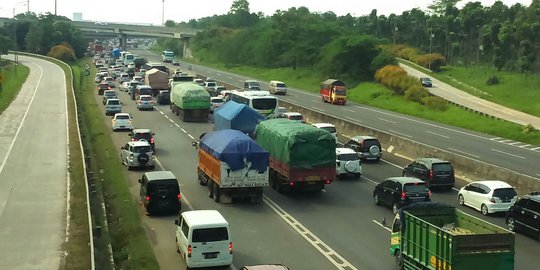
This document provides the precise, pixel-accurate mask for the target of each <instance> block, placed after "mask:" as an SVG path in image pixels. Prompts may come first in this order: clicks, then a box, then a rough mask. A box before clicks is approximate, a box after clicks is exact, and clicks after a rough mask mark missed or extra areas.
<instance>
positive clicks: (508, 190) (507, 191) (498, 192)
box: [493, 188, 517, 198]
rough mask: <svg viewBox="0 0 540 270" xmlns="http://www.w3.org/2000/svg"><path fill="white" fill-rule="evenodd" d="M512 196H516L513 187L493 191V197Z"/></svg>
mask: <svg viewBox="0 0 540 270" xmlns="http://www.w3.org/2000/svg"><path fill="white" fill-rule="evenodd" d="M514 196H517V193H516V191H515V190H514V189H513V188H498V189H495V190H494V191H493V197H497V198H514Z"/></svg>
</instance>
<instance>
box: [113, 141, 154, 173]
mask: <svg viewBox="0 0 540 270" xmlns="http://www.w3.org/2000/svg"><path fill="white" fill-rule="evenodd" d="M120 150H121V151H120V160H121V161H122V164H125V165H126V166H127V168H128V170H131V168H133V167H150V169H152V170H153V169H154V167H155V157H154V151H153V150H152V146H151V145H150V144H149V143H148V142H147V141H134V142H128V143H126V145H124V146H122V148H120Z"/></svg>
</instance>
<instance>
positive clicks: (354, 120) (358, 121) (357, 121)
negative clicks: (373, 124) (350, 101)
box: [345, 116, 362, 123]
mask: <svg viewBox="0 0 540 270" xmlns="http://www.w3.org/2000/svg"><path fill="white" fill-rule="evenodd" d="M345 118H346V119H349V120H351V121H353V122H356V123H362V121H360V120H357V119H354V118H352V117H348V116H346V117H345Z"/></svg>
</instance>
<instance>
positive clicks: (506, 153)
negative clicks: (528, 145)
mask: <svg viewBox="0 0 540 270" xmlns="http://www.w3.org/2000/svg"><path fill="white" fill-rule="evenodd" d="M491 151H495V152H498V153H501V154H505V155H509V156H512V157H517V158H521V159H527V158H525V157H522V156H518V155H514V154H510V153H508V152H504V151H501V150H497V149H493V148H492V149H491Z"/></svg>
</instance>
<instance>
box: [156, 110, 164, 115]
mask: <svg viewBox="0 0 540 270" xmlns="http://www.w3.org/2000/svg"><path fill="white" fill-rule="evenodd" d="M157 110H158V112H159V113H161V114H163V115H165V113H164V112H162V111H161V110H160V109H157Z"/></svg>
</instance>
